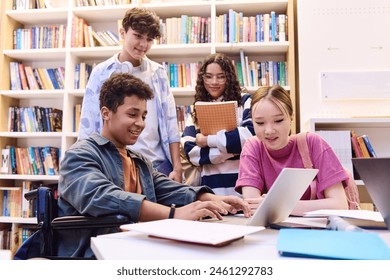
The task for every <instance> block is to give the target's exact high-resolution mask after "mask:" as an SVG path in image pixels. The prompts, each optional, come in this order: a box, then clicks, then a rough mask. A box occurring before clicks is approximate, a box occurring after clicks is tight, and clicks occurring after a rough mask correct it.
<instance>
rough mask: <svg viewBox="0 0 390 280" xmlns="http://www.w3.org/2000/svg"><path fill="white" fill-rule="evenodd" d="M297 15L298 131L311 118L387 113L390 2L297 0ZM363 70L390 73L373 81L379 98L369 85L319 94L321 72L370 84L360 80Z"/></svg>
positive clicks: (389, 103)
mask: <svg viewBox="0 0 390 280" xmlns="http://www.w3.org/2000/svg"><path fill="white" fill-rule="evenodd" d="M297 18H298V34H297V35H298V60H299V77H300V80H299V83H300V89H299V91H300V101H299V102H300V119H301V123H300V125H301V130H309V126H310V121H309V120H310V118H333V117H338V118H340V117H354V116H389V117H390V90H388V88H389V84H388V83H389V82H390V1H389V0H298V2H297ZM366 71H369V72H371V71H374V72H375V71H389V72H385V79H383V77H382V79H380V80H379V81H378V83H377V84H378V85H377V88H376V90H377V91H382V95H381V96H380V98H378V95H375V96H376V97H375V96H374V98H373V95H374V94H375V93H374V90H372V89H370V87H367V90H360V92H359V93H357V91H354V90H353V85H352V84H349V83H348V82H346V83H344V84H343V87H347V88H348V86H351V90H349V91H348V90H346V91H348V92H346V94H345V96H343V93H337V94H334V95H333V97H332V98H325V97H323V96H322V92H321V86H322V85H321V73H322V72H345V73H347V75H348V76H349V77H350V76H351V75H352V77H354V73H356V79H355V81H356V82H357V83H359V89H362V88H365V83H366V82H367V84H370V85H372V82H373V80H372V79H371V80H370V81H364V80H363V81H362V79H361V76H362V75H361V73H362V72H366ZM387 73H388V75H389V78H388V79H387V83H386V81H385V80H386V75H387ZM371 76H373V77H374V79H375V75H371ZM382 76H383V75H382ZM352 80H353V78H352ZM352 80H351V81H352ZM374 81H375V80H374ZM374 84H375V83H374ZM328 86H329V85H328ZM334 86H335V85H334V84H332V87H333V88H334ZM336 88H337V86H336ZM351 91H352V92H356V93H357V94H359V96H353V95H352V97H351ZM335 96H339V98H335Z"/></svg>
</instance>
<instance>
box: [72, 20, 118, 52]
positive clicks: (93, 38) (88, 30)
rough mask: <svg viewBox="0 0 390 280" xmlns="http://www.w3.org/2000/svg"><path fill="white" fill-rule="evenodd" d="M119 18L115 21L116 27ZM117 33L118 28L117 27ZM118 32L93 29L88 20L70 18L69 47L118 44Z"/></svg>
mask: <svg viewBox="0 0 390 280" xmlns="http://www.w3.org/2000/svg"><path fill="white" fill-rule="evenodd" d="M121 22H122V21H121V20H118V21H117V24H118V28H119V24H121ZM118 34H119V29H118ZM118 34H115V33H114V32H112V31H110V30H105V31H95V30H93V28H92V26H91V25H89V24H88V22H87V21H86V20H85V19H83V18H80V17H77V16H73V18H72V34H71V47H72V48H81V47H96V46H104V47H109V46H119V44H120V39H119V36H118Z"/></svg>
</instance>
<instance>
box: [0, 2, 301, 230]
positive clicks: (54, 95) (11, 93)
mask: <svg viewBox="0 0 390 280" xmlns="http://www.w3.org/2000/svg"><path fill="white" fill-rule="evenodd" d="M51 2H52V4H53V7H54V8H50V9H33V10H12V1H1V3H0V5H1V25H0V29H1V30H0V34H1V36H2V41H1V42H0V46H1V53H2V55H1V56H0V67H1V71H2V79H0V119H1V120H3V121H2V122H0V149H4V148H5V147H6V146H7V145H13V146H20V147H28V146H55V147H57V148H59V149H60V150H61V156H63V154H64V153H65V151H66V150H67V149H69V147H70V146H71V145H72V144H73V143H75V142H76V141H77V132H75V131H74V127H75V125H74V121H73V120H74V119H75V116H74V110H75V107H76V105H77V104H82V100H83V96H84V89H75V85H74V84H75V83H74V79H75V66H76V64H79V63H82V62H85V63H88V64H90V65H93V64H95V63H96V64H97V63H100V62H102V61H104V60H106V59H107V58H109V57H111V56H113V55H114V54H116V53H118V52H119V51H120V50H121V48H122V47H121V46H111V47H101V46H99V47H92V48H91V47H71V40H72V39H71V38H72V36H71V35H72V19H73V17H74V16H76V17H79V18H82V19H84V20H86V21H87V23H88V24H89V25H91V26H92V27H93V30H95V31H103V30H108V29H109V30H110V31H112V32H114V33H117V30H118V23H117V21H118V20H119V19H122V18H123V15H124V14H125V12H126V10H127V9H130V8H132V7H135V6H144V7H147V8H149V9H151V10H154V11H155V12H156V13H157V15H158V16H160V18H161V19H162V20H163V21H166V19H168V18H173V17H180V16H181V15H188V16H199V17H203V18H208V17H210V30H211V37H210V41H209V42H208V43H196V44H158V43H157V44H154V45H153V46H152V48H151V50H150V51H149V53H148V57H149V58H151V59H152V60H155V61H157V62H159V63H162V62H168V63H171V64H180V63H197V62H200V61H202V60H203V58H204V57H206V56H207V55H209V54H211V53H215V52H224V53H226V54H228V55H229V56H230V57H231V58H232V59H234V60H235V61H238V60H239V58H240V50H241V49H242V50H243V51H244V52H245V55H246V56H248V58H249V59H250V60H256V61H287V64H288V65H287V66H288V74H287V75H288V79H289V84H288V85H287V86H285V88H286V89H287V90H289V92H290V94H291V97H292V99H293V102H294V103H295V102H296V101H295V100H296V97H295V51H294V48H295V43H294V18H295V15H294V0H247V1H244V0H229V1H227V0H226V1H225V0H222V1H220V0H218V1H216V0H206V1H200V0H193V1H179V0H177V1H172V0H170V1H166V2H163V3H142V1H137V4H129V5H109V6H93V7H76V6H75V1H74V0H67V1H63V0H52V1H51ZM229 9H233V10H234V11H237V12H243V13H244V14H245V15H246V16H255V15H256V14H264V13H270V12H271V11H275V12H276V13H277V14H280V13H283V14H286V15H287V16H288V24H289V25H288V26H289V29H288V41H286V42H256V43H217V40H216V34H215V33H216V18H217V17H218V16H220V15H222V14H226V13H227V12H228V11H229ZM51 24H57V25H58V24H62V25H64V26H66V34H65V35H66V36H65V40H66V42H65V47H64V48H47V49H23V50H16V49H13V48H14V42H13V37H14V34H13V31H14V30H15V29H16V28H22V27H25V28H31V27H32V26H34V25H51ZM10 62H20V63H23V64H24V65H28V66H31V67H33V68H34V67H42V68H57V67H64V69H65V82H64V89H62V90H17V91H16V90H10V89H11V87H10ZM247 89H248V90H249V91H250V92H254V91H255V90H256V87H247ZM171 91H172V93H173V95H174V97H175V100H176V104H177V105H191V104H192V103H193V100H194V93H195V88H194V85H192V86H187V87H172V88H171ZM37 105H38V106H43V107H53V108H57V109H60V110H62V111H63V122H62V132H8V124H7V121H5V120H8V108H9V107H10V106H19V107H30V106H37ZM295 111H296V110H295ZM294 131H295V127H294V128H293V132H294ZM23 181H42V182H44V183H46V182H58V176H50V175H44V176H42V175H17V174H0V184H3V185H6V186H8V185H9V184H11V185H12V184H14V185H20V184H21V183H22V182H23ZM0 215H1V213H0ZM19 222H20V223H27V222H25V220H24V219H20V220H18V219H13V218H9V219H8V217H4V219H2V217H0V224H1V223H15V224H16V223H19ZM34 223H35V221H34Z"/></svg>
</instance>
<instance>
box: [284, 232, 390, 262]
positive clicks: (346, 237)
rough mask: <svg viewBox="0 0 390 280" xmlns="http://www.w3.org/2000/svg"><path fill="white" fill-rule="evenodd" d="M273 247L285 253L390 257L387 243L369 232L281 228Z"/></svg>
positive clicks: (295, 255)
mask: <svg viewBox="0 0 390 280" xmlns="http://www.w3.org/2000/svg"><path fill="white" fill-rule="evenodd" d="M277 250H278V252H279V254H280V255H281V256H288V257H304V258H321V259H338V260H341V259H344V260H390V249H389V247H388V246H387V245H386V243H385V242H384V241H383V240H382V239H381V237H380V236H379V235H378V234H376V233H371V232H355V231H334V230H314V229H281V230H280V231H279V237H278V244H277Z"/></svg>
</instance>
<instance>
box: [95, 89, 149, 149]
mask: <svg viewBox="0 0 390 280" xmlns="http://www.w3.org/2000/svg"><path fill="white" fill-rule="evenodd" d="M102 111H103V112H102V116H103V119H104V121H105V122H107V128H108V129H105V130H103V132H102V135H103V136H104V137H106V138H107V139H109V140H111V142H113V143H114V144H115V146H116V147H118V148H123V147H126V146H127V145H133V144H135V142H137V139H138V137H139V135H140V134H141V132H142V131H143V129H144V128H145V118H146V114H147V111H146V101H145V100H141V99H139V98H138V97H137V96H136V95H132V96H126V97H125V98H124V102H123V104H121V105H119V106H118V108H117V110H116V112H113V111H111V110H108V109H107V108H104V110H102Z"/></svg>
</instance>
